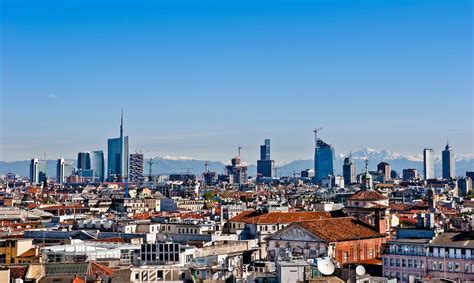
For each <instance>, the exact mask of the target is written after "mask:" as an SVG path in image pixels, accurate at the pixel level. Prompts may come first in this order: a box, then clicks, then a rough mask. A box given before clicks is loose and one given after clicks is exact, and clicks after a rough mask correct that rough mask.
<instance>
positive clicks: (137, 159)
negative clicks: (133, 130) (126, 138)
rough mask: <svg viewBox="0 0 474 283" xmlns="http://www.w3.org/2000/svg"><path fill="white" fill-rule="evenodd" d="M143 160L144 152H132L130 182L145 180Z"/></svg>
mask: <svg viewBox="0 0 474 283" xmlns="http://www.w3.org/2000/svg"><path fill="white" fill-rule="evenodd" d="M143 161H144V159H143V154H142V153H132V154H130V182H132V183H140V182H142V181H143V179H144V175H143V163H144V162H143Z"/></svg>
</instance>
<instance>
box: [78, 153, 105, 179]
mask: <svg viewBox="0 0 474 283" xmlns="http://www.w3.org/2000/svg"><path fill="white" fill-rule="evenodd" d="M77 169H78V173H79V175H80V176H82V177H86V178H87V179H89V181H92V182H103V181H104V172H105V169H104V152H103V151H102V150H98V151H86V152H79V153H78V154H77Z"/></svg>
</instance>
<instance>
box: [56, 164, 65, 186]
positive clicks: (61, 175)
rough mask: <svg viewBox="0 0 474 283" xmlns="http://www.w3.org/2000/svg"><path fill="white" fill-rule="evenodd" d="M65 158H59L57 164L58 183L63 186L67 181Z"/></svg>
mask: <svg viewBox="0 0 474 283" xmlns="http://www.w3.org/2000/svg"><path fill="white" fill-rule="evenodd" d="M64 169H65V164H64V158H59V159H58V162H57V164H56V182H57V183H58V184H62V183H64V182H65V181H66V176H65V172H64Z"/></svg>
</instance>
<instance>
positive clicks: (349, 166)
mask: <svg viewBox="0 0 474 283" xmlns="http://www.w3.org/2000/svg"><path fill="white" fill-rule="evenodd" d="M342 176H343V177H344V184H345V185H346V186H348V185H350V184H353V183H355V182H356V181H357V180H356V166H355V163H354V162H352V156H350V155H349V157H346V158H344V165H342Z"/></svg>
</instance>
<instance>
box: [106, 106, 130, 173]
mask: <svg viewBox="0 0 474 283" xmlns="http://www.w3.org/2000/svg"><path fill="white" fill-rule="evenodd" d="M107 158H108V159H107V165H108V166H107V176H108V180H109V181H119V182H123V181H125V180H126V179H127V178H128V172H129V154H128V136H124V135H123V114H122V116H121V120H120V136H119V137H118V138H113V139H109V140H108V143H107Z"/></svg>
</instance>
